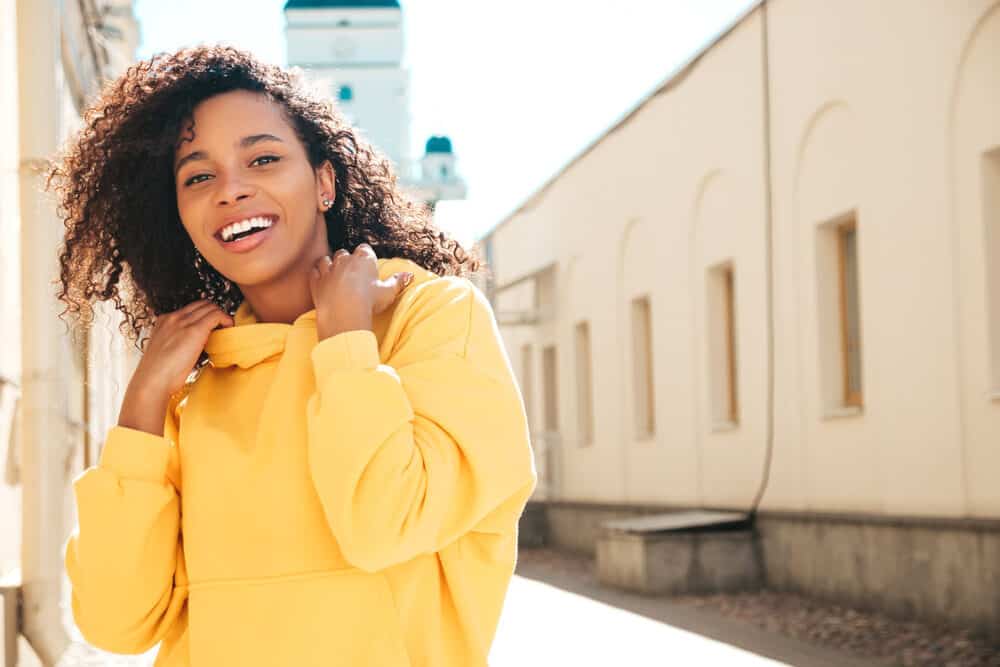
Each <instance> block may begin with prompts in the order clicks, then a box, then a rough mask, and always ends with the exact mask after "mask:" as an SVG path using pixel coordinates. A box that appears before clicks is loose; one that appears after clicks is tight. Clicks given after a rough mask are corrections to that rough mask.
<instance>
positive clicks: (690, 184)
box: [489, 0, 1000, 518]
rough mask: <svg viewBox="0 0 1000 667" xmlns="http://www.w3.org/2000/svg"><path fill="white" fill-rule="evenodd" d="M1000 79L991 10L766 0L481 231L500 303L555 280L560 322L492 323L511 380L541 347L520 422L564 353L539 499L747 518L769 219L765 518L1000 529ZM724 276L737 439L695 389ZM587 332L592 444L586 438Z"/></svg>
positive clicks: (981, 1) (758, 430)
mask: <svg viewBox="0 0 1000 667" xmlns="http://www.w3.org/2000/svg"><path fill="white" fill-rule="evenodd" d="M765 13H766V17H765ZM765 18H766V21H765ZM765 62H766V64H767V67H766V68H765ZM996 62H1000V3H998V2H996V1H995V0H972V1H970V2H967V3H958V4H956V3H953V2H949V1H948V0H934V1H929V2H923V3H911V2H907V1H906V0H892V1H890V2H884V3H868V2H863V1H862V0H849V1H847V2H838V3H828V2H823V1H822V0H770V1H769V2H767V3H766V4H765V5H763V6H758V7H756V8H755V9H753V10H752V11H751V12H749V13H748V15H747V16H746V17H745V18H744V19H743V20H742V21H740V22H739V23H738V24H737V25H736V26H735V27H734V28H733V29H732V30H731V31H729V32H728V33H727V34H726V35H725V36H723V37H722V38H721V39H720V40H719V41H718V42H717V43H715V44H714V45H713V46H711V47H710V48H709V49H708V50H707V51H706V52H705V53H704V54H702V55H701V56H700V57H699V58H697V59H696V61H695V62H693V63H692V64H691V66H690V67H688V68H687V69H685V70H684V71H683V72H681V73H680V74H679V75H678V76H676V77H675V78H674V80H673V82H672V83H671V84H670V85H668V86H666V87H665V89H663V90H662V91H661V92H660V93H659V94H656V95H654V96H652V97H651V98H650V99H648V100H647V101H646V102H645V103H643V104H642V105H641V106H640V107H639V108H637V109H636V110H635V111H634V112H633V113H632V114H631V115H630V116H629V117H628V118H627V119H626V120H625V121H623V122H622V123H621V124H620V125H618V126H617V127H616V128H614V129H613V130H612V131H610V132H609V133H608V134H607V135H605V136H604V137H602V138H601V139H600V140H599V141H598V142H596V143H595V144H594V145H593V146H591V147H590V148H589V149H588V150H587V151H585V152H584V154H582V155H581V156H580V157H579V158H578V159H576V160H574V161H573V162H572V163H571V164H570V165H569V166H568V167H567V168H566V169H565V170H563V171H562V172H561V173H560V174H558V175H557V176H556V177H555V178H554V179H553V180H552V181H551V182H550V183H548V184H547V185H546V186H545V187H544V188H543V189H541V190H540V191H539V192H538V193H537V194H536V195H535V196H533V197H532V198H531V199H529V201H528V202H526V204H525V205H524V206H523V207H522V208H521V209H519V210H518V211H517V212H516V213H515V214H514V215H512V216H511V217H510V218H509V219H507V220H505V221H503V222H502V223H501V224H500V225H499V226H498V227H497V228H496V229H495V230H494V231H493V232H492V233H491V234H490V236H489V241H490V242H491V243H492V245H493V249H494V255H495V258H496V260H495V266H494V269H495V271H496V273H497V279H496V287H497V291H496V293H495V305H496V307H497V309H498V310H500V311H505V310H511V311H517V310H519V309H524V308H525V306H524V302H525V296H524V294H525V290H524V287H523V285H524V283H523V281H524V280H528V281H531V280H535V279H536V278H537V277H539V276H541V275H542V273H543V271H544V270H545V268H546V267H550V266H552V267H555V278H554V281H555V283H556V284H557V288H556V289H557V294H558V297H557V298H556V299H555V309H554V311H553V312H552V314H551V315H550V316H548V318H547V319H546V318H543V320H542V321H541V322H539V323H538V324H537V325H534V326H531V327H525V326H516V327H515V326H504V327H503V332H504V336H505V340H506V343H507V346H508V350H509V352H510V354H511V361H512V364H513V366H514V368H515V369H518V371H519V373H523V372H524V371H523V368H525V366H524V362H523V361H522V360H521V358H520V357H521V354H522V350H526V349H527V350H529V353H530V354H532V355H533V358H532V360H531V361H530V362H529V367H530V368H532V369H533V370H534V373H533V377H534V378H535V379H536V381H535V386H536V389H535V391H534V396H533V397H532V400H533V402H534V403H535V404H536V405H535V409H536V410H537V409H539V406H540V405H541V404H542V400H543V399H542V395H543V393H544V391H543V389H542V388H541V387H540V386H539V382H538V378H541V372H540V371H541V369H540V366H539V363H540V361H539V358H540V356H541V355H540V350H541V348H542V346H544V345H547V344H555V345H556V346H557V349H558V361H559V363H558V366H559V369H558V394H559V396H558V400H559V422H560V423H559V429H558V431H559V432H558V437H552V435H551V434H546V433H543V432H539V431H537V430H536V433H537V435H538V439H544V440H546V441H548V442H552V441H557V442H558V450H559V451H558V455H557V456H555V459H554V460H555V461H556V465H557V466H558V468H559V470H558V471H557V472H553V474H552V476H553V479H558V480H559V482H558V484H557V485H556V486H555V487H551V488H550V489H549V493H550V496H549V497H557V498H561V499H566V500H577V501H591V502H613V503H614V502H617V503H650V504H662V505H666V506H707V507H727V508H744V509H746V508H749V507H750V506H751V504H752V501H753V498H754V495H755V493H756V491H757V489H758V488H759V485H760V482H761V479H762V474H763V469H764V466H765V456H766V450H767V445H766V443H767V433H768V423H767V415H768V403H767V400H766V399H767V386H768V363H767V359H768V355H767V343H768V317H767V314H768V308H767V306H768V303H767V277H768V274H767V261H766V259H767V247H768V246H767V229H768V227H767V225H768V219H769V212H770V215H771V218H770V219H771V224H772V227H771V230H772V234H773V241H772V249H773V292H772V293H773V296H774V302H773V308H774V387H775V399H774V400H775V405H776V406H777V407H776V408H775V410H774V415H775V422H774V433H775V436H774V445H773V460H772V463H771V468H770V481H769V483H768V486H767V490H766V493H765V495H764V497H763V502H762V508H763V509H765V510H788V511H798V512H838V513H847V514H870V515H892V516H907V515H913V516H938V517H980V518H1000V486H998V485H997V484H995V477H996V471H997V470H1000V449H997V447H996V446H995V443H996V442H997V440H998V437H1000V403H998V402H1000V393H998V390H1000V372H997V371H995V370H994V366H992V365H991V363H992V362H991V359H992V358H993V357H994V356H996V357H997V358H998V359H1000V326H991V320H990V316H991V315H990V314H991V312H992V313H995V315H994V317H995V318H996V322H997V324H1000V312H997V311H998V309H1000V293H998V290H993V291H992V292H991V291H989V290H987V284H988V277H989V276H991V275H993V274H991V273H990V271H991V269H990V267H991V266H1000V249H998V251H996V252H995V253H994V260H993V261H992V263H991V262H989V261H987V254H988V253H989V252H994V251H991V250H989V248H990V246H989V244H988V240H989V239H990V238H992V237H991V236H989V235H988V234H987V233H986V229H987V225H986V222H988V221H993V225H994V227H996V226H997V225H1000V195H995V193H996V191H997V190H998V189H1000V157H998V158H997V161H996V162H994V161H991V159H987V158H984V152H985V151H988V150H990V149H996V148H997V147H998V146H1000V113H998V111H1000V88H998V87H997V86H996V85H994V84H995V81H994V79H993V75H992V74H991V71H992V70H991V63H992V64H995V63H996ZM994 69H995V68H994ZM768 75H769V85H765V81H766V76H768ZM765 90H767V91H769V92H768V93H767V94H766V93H765ZM768 114H769V116H770V118H769V121H770V122H767V121H768ZM997 155H998V154H996V153H994V154H993V155H992V157H997ZM994 165H996V167H997V170H998V171H996V172H994V171H992V169H993V166H994ZM984 183H985V185H984ZM992 197H995V198H992ZM769 202H770V205H769ZM851 213H853V214H854V215H855V216H856V219H857V225H858V262H859V277H860V309H859V310H860V321H861V340H862V346H861V347H862V380H863V395H864V404H863V407H861V408H860V409H855V410H852V409H843V408H841V407H840V406H838V405H837V404H836V402H834V401H832V400H831V388H830V379H829V375H828V373H826V372H825V371H824V368H825V367H824V362H823V360H824V359H825V358H827V357H829V355H830V353H831V351H830V349H829V346H830V336H829V332H828V329H829V325H828V324H827V323H826V322H825V320H823V319H822V313H823V312H824V311H823V307H825V306H824V299H825V298H827V297H826V296H824V295H826V294H827V293H828V288H829V282H830V281H831V280H834V279H835V278H834V277H833V276H831V275H830V273H829V271H827V270H826V267H824V266H823V265H822V262H821V260H822V257H823V255H822V252H824V251H823V250H822V248H821V247H820V248H819V249H818V245H817V244H818V243H819V242H820V240H821V238H822V237H820V236H818V233H819V232H820V231H821V225H824V224H827V223H830V222H831V221H835V220H838V219H840V218H841V217H842V216H844V215H845V214H851ZM998 238H1000V236H998ZM997 245H998V248H1000V241H998V242H997ZM723 261H730V262H732V265H733V270H734V276H735V294H736V297H735V321H736V348H737V351H738V354H737V359H738V361H737V382H736V386H737V390H738V391H737V393H738V395H739V397H740V399H739V402H740V420H739V423H738V425H737V426H736V427H735V428H734V427H731V426H728V425H726V424H724V423H719V422H718V420H716V419H714V418H713V408H712V394H711V386H710V383H709V382H708V377H709V376H708V368H709V349H710V345H711V343H710V340H711V336H710V335H709V334H710V332H709V331H708V330H707V326H708V324H707V323H708V322H709V313H708V301H707V285H706V275H707V274H706V272H707V270H708V269H709V267H712V266H715V265H717V264H718V263H719V262H723ZM994 284H996V285H1000V280H997V279H995V278H994ZM507 285H511V286H514V285H517V287H516V289H515V288H513V287H512V288H511V289H505V286H507ZM644 293H648V294H649V296H650V299H651V305H652V335H653V346H652V347H653V362H652V363H653V368H654V400H655V410H656V416H655V422H656V430H655V432H654V435H653V437H652V438H642V437H638V436H637V435H636V434H635V433H633V431H634V430H635V429H634V428H633V423H634V419H633V415H632V410H633V408H634V404H635V400H634V397H633V396H632V395H631V394H632V387H633V382H632V376H631V373H632V368H631V361H630V359H631V356H630V355H631V350H630V341H631V331H630V318H629V302H630V300H631V298H632V297H634V296H637V295H641V294H644ZM583 319H585V320H588V321H589V322H590V328H591V348H592V359H591V364H592V377H593V383H592V384H593V389H592V390H593V402H592V404H593V406H594V432H595V440H594V443H593V444H592V445H583V444H582V443H581V442H580V438H579V437H578V429H577V423H578V416H577V414H576V405H577V402H576V397H575V391H576V384H577V374H576V373H575V370H576V369H575V368H574V366H575V355H574V352H573V345H572V344H573V330H574V325H575V324H576V322H578V321H580V320H583ZM991 332H993V333H991ZM991 336H992V337H993V338H991ZM991 341H997V342H996V343H993V342H991ZM525 345H528V346H529V347H528V348H525ZM991 347H992V349H991ZM993 349H995V350H996V353H995V354H994V352H993ZM998 366H1000V363H998Z"/></svg>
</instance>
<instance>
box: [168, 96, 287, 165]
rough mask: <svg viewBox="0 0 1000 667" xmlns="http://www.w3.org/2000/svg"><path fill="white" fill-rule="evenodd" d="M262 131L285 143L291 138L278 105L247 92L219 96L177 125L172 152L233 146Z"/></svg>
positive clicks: (206, 101)
mask: <svg viewBox="0 0 1000 667" xmlns="http://www.w3.org/2000/svg"><path fill="white" fill-rule="evenodd" d="M263 132H266V133H269V134H273V135H275V136H277V137H279V138H281V139H286V140H287V139H291V138H292V137H293V134H294V133H293V131H292V127H291V125H289V123H288V119H287V118H286V117H285V115H284V113H283V110H282V108H281V106H280V105H279V104H278V103H276V102H274V101H272V100H270V99H268V98H267V96H265V95H264V94H262V93H254V92H251V91H248V90H234V91H230V92H226V93H220V94H218V95H213V96H212V97H209V98H207V99H205V100H203V101H202V102H200V103H199V104H198V105H197V106H195V108H194V111H193V112H192V114H191V116H190V117H189V118H186V119H185V120H184V122H182V123H181V127H180V132H179V136H178V138H177V143H176V146H175V153H176V154H180V153H182V152H187V151H188V150H191V149H194V148H199V147H206V146H209V145H217V146H219V147H226V146H232V147H235V146H236V145H237V143H238V142H239V140H240V139H241V138H242V137H245V136H247V135H250V134H259V133H263Z"/></svg>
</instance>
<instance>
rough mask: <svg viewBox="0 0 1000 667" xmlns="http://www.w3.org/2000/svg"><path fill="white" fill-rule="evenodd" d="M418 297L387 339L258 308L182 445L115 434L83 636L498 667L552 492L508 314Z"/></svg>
mask: <svg viewBox="0 0 1000 667" xmlns="http://www.w3.org/2000/svg"><path fill="white" fill-rule="evenodd" d="M378 267H379V276H380V277H381V278H387V277H389V276H390V275H392V274H393V273H395V272H397V271H412V272H413V273H414V279H413V282H412V283H411V284H410V285H409V286H408V287H407V288H406V289H405V290H403V291H402V292H401V293H400V295H399V296H398V297H397V299H396V301H395V302H394V305H393V306H391V307H390V308H389V309H387V310H386V311H384V312H383V313H381V314H379V315H376V316H375V318H374V323H373V325H374V326H373V329H374V332H372V331H367V330H356V331H347V332H343V333H340V334H338V335H335V336H332V337H330V338H327V339H325V340H323V341H320V342H318V343H317V334H316V311H315V310H312V311H309V312H307V313H304V314H303V315H301V316H300V317H299V318H298V319H296V320H295V322H294V323H293V324H283V323H260V322H257V321H256V319H255V318H254V315H253V313H252V311H250V309H249V306H248V304H247V303H246V302H244V303H243V305H242V306H240V308H239V310H238V311H237V313H236V316H235V321H236V326H234V327H230V328H227V329H217V330H215V331H213V332H212V334H211V335H210V337H209V339H208V343H207V345H206V346H205V351H206V352H207V353H208V355H209V358H210V360H211V364H210V365H208V366H206V367H205V368H204V369H203V370H202V372H201V373H200V374H199V376H198V377H197V379H196V380H195V381H193V382H190V383H188V385H187V386H186V387H185V388H184V390H182V391H181V392H178V393H177V394H176V395H175V396H174V397H172V399H171V403H170V409H169V410H168V412H167V418H166V423H165V425H164V435H163V437H158V436H154V435H151V434H149V433H145V432H143V431H138V430H133V429H130V428H126V427H121V426H116V427H114V428H112V429H111V430H110V431H109V433H108V435H107V439H106V441H105V443H104V448H103V450H102V452H101V457H100V461H99V463H98V464H97V465H96V466H94V467H91V468H89V469H87V470H86V471H84V472H83V473H82V474H81V475H80V476H79V477H78V478H77V479H75V480H74V483H73V486H74V492H75V496H76V503H77V510H78V516H79V526H78V528H77V530H76V531H75V532H74V534H73V535H72V536H71V537H70V539H69V541H68V542H67V544H66V551H65V563H66V569H67V573H68V575H69V578H70V581H71V583H72V589H73V590H72V593H73V595H72V608H73V616H74V618H75V620H76V623H77V625H78V627H79V628H80V631H81V632H82V633H83V635H84V637H85V638H86V639H87V640H88V641H89V642H91V643H92V644H94V645H95V646H97V647H100V648H103V649H105V650H108V651H112V652H117V653H142V652H145V651H147V650H149V649H150V648H152V647H153V646H154V645H156V643H157V642H160V641H161V640H162V644H161V645H160V649H159V652H158V653H157V659H156V667H168V666H169V667H179V666H192V665H193V666H194V667H226V666H229V665H232V666H233V667H258V666H259V667H311V666H314V665H315V666H316V667H319V666H320V665H322V666H323V667H329V666H330V665H344V666H351V667H368V666H373V667H374V666H380V667H381V666H384V667H407V666H409V667H425V666H426V667H450V666H461V667H476V666H485V665H487V661H486V658H487V654H488V652H489V648H490V644H491V642H492V641H493V637H494V634H495V631H496V627H497V623H498V621H499V617H500V611H501V607H502V606H503V601H504V597H505V594H506V591H507V587H508V584H509V582H510V578H511V576H512V574H513V570H514V565H515V560H516V554H517V521H518V518H519V516H520V514H521V512H522V510H523V508H524V505H525V503H526V501H527V499H528V497H529V496H530V495H531V493H532V491H533V490H534V488H535V484H536V479H537V477H536V472H535V468H534V463H533V457H532V453H531V446H530V443H529V437H528V429H527V422H526V419H525V413H524V406H523V403H522V400H521V394H520V391H519V389H518V387H517V384H516V382H515V380H514V376H513V374H512V372H511V368H510V362H509V360H508V358H507V355H506V353H505V351H504V348H503V345H502V342H501V339H500V336H499V332H498V330H497V326H496V322H495V319H494V316H493V312H492V310H491V309H490V306H489V302H488V301H487V300H486V299H485V297H484V296H483V294H482V292H481V291H480V290H479V289H478V288H476V287H475V286H474V285H473V284H472V283H471V282H470V281H469V280H467V279H465V278H459V277H455V276H438V275H436V274H434V273H432V272H430V271H427V270H425V269H423V268H422V267H420V266H419V265H417V264H415V263H414V262H412V261H410V260H407V259H403V258H390V259H386V258H383V259H379V260H378Z"/></svg>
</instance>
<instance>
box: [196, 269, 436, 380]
mask: <svg viewBox="0 0 1000 667" xmlns="http://www.w3.org/2000/svg"><path fill="white" fill-rule="evenodd" d="M376 264H377V265H378V277H379V280H385V279H386V278H389V277H390V276H392V274H394V273H399V272H401V271H411V272H412V273H413V281H412V282H411V283H410V284H409V285H407V286H406V287H405V288H404V289H403V292H401V293H400V295H399V297H397V299H396V303H399V300H400V299H401V298H402V296H403V294H405V293H406V291H408V290H411V289H413V288H414V287H415V286H416V285H418V284H420V283H422V282H424V281H426V280H430V279H431V278H433V277H435V275H436V274H434V273H432V272H431V271H428V270H427V269H425V268H423V267H422V266H420V265H419V264H417V263H416V262H413V261H412V260H409V259H405V258H403V257H382V258H379V259H377V260H376ZM394 309H395V308H394V306H390V307H389V308H387V309H386V310H385V311H383V312H382V313H380V314H378V315H376V316H375V318H374V319H373V325H374V329H375V330H376V336H377V337H378V338H381V337H380V336H378V333H379V331H380V330H382V329H383V328H384V321H385V319H386V318H387V317H389V316H391V313H392V312H393V310H394ZM233 320H234V322H235V325H234V326H231V327H226V328H224V329H216V330H214V331H212V333H211V334H209V336H208V341H207V342H206V343H205V352H206V353H207V354H208V358H209V361H210V362H211V364H212V366H214V367H215V368H225V367H227V366H239V367H240V368H251V367H252V366H255V365H256V364H258V363H260V362H262V361H265V360H267V359H270V358H271V357H274V356H277V355H280V354H281V353H282V352H284V350H285V341H286V340H287V338H288V336H289V335H290V334H292V332H301V333H302V334H303V335H311V336H315V335H316V309H315V308H313V309H312V310H309V311H306V312H305V313H302V314H301V315H299V316H298V317H297V318H296V319H295V321H294V322H293V323H292V324H286V323H284V322H258V321H257V317H256V315H254V313H253V311H252V310H251V309H250V303H249V302H248V301H246V300H244V301H243V303H241V304H240V306H239V308H237V309H236V312H235V313H234V314H233Z"/></svg>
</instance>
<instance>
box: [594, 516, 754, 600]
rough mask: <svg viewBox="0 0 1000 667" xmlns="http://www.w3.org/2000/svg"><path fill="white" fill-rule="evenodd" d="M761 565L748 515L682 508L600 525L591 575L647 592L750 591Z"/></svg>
mask: <svg viewBox="0 0 1000 667" xmlns="http://www.w3.org/2000/svg"><path fill="white" fill-rule="evenodd" d="M762 573H763V568H762V563H761V559H760V552H759V550H758V549H757V546H756V542H755V538H754V533H753V529H752V525H751V522H750V518H749V515H747V514H742V513H737V512H711V511H700V510H698V511H684V512H670V513H667V514H654V515H646V516H641V517H636V518H632V519H624V520H616V521H608V522H605V523H604V524H602V534H601V536H600V537H599V539H598V541H597V577H598V580H599V581H600V582H601V583H602V584H606V585H608V586H613V587H615V588H621V589H625V590H630V591H634V592H638V593H644V594H649V595H679V594H685V593H723V592H735V591H741V590H754V589H758V588H760V587H761V585H762V583H763V581H762V580H763V575H762Z"/></svg>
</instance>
